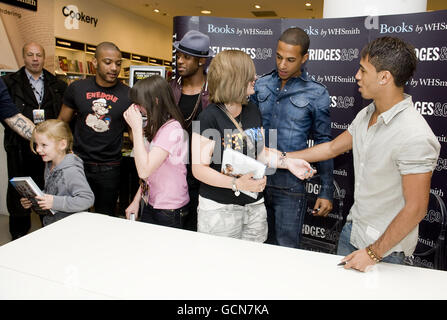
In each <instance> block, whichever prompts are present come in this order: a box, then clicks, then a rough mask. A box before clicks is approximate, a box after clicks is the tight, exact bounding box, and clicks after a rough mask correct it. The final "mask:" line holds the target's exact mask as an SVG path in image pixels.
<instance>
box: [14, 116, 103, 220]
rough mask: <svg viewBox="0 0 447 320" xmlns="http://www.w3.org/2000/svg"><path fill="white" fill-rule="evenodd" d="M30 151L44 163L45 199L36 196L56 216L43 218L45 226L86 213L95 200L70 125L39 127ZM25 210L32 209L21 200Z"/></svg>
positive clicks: (56, 123) (54, 122) (51, 122)
mask: <svg viewBox="0 0 447 320" xmlns="http://www.w3.org/2000/svg"><path fill="white" fill-rule="evenodd" d="M30 145H31V150H32V151H33V152H34V153H36V154H38V155H39V156H41V157H42V160H43V161H44V162H45V171H44V179H45V188H44V190H43V192H44V195H43V196H37V197H36V199H37V200H38V204H39V206H40V207H41V208H42V209H45V210H48V209H52V210H53V211H55V214H54V215H52V214H48V215H45V216H44V217H43V225H44V226H46V225H49V224H50V223H53V222H55V221H58V220H60V219H62V218H65V217H67V216H68V215H70V214H72V213H75V212H80V211H86V210H87V209H88V208H90V207H91V206H92V205H93V203H94V200H95V197H94V195H93V192H92V190H91V189H90V186H89V184H88V182H87V179H86V178H85V173H84V164H83V161H82V160H81V158H79V157H78V156H76V155H75V154H73V153H72V146H73V135H72V133H71V130H70V127H69V126H68V124H67V123H65V122H63V121H61V120H56V119H51V120H47V121H44V122H42V123H39V124H38V125H37V126H36V128H35V129H34V131H33V134H32V137H31V141H30ZM20 202H21V203H22V206H23V207H24V208H25V209H28V208H30V207H31V201H30V200H29V199H27V198H22V199H20Z"/></svg>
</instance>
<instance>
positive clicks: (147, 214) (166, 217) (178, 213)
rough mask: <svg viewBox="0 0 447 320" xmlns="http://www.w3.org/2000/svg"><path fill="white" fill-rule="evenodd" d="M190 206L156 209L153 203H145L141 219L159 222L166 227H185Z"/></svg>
mask: <svg viewBox="0 0 447 320" xmlns="http://www.w3.org/2000/svg"><path fill="white" fill-rule="evenodd" d="M188 207H189V205H188V204H187V205H186V206H184V207H182V208H179V209H173V210H171V209H155V208H153V207H152V206H151V205H149V204H148V205H145V206H144V207H143V212H142V214H141V219H140V221H142V222H147V223H152V224H157V225H160V226H165V227H172V228H178V229H185V219H186V216H187V215H188Z"/></svg>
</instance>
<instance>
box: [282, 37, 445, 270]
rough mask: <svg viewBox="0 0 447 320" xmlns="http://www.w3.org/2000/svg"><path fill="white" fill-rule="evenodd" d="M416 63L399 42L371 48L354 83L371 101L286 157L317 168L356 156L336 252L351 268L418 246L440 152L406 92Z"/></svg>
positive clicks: (383, 41) (387, 40)
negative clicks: (338, 130) (347, 121)
mask: <svg viewBox="0 0 447 320" xmlns="http://www.w3.org/2000/svg"><path fill="white" fill-rule="evenodd" d="M416 63H417V58H416V54H415V50H414V48H413V46H411V45H410V44H407V43H405V42H403V41H402V40H400V39H398V38H393V37H382V38H378V39H376V40H374V41H372V42H370V43H369V44H368V45H367V46H366V47H365V48H363V50H362V53H361V60H360V68H359V70H358V72H357V74H356V76H355V78H356V80H357V83H358V85H359V91H360V93H361V95H362V97H363V98H364V99H372V100H373V102H372V103H371V104H370V105H369V106H367V107H366V108H364V109H362V110H361V111H360V112H359V113H358V114H357V116H356V118H355V119H354V121H353V122H352V123H351V125H350V126H349V128H348V130H346V131H345V132H343V133H342V134H340V135H339V136H338V137H337V138H336V139H334V140H333V141H331V142H327V143H324V144H320V145H317V146H315V147H313V148H310V149H306V150H302V151H297V152H292V153H288V156H289V157H296V158H302V159H304V160H307V161H309V162H316V161H321V160H326V159H330V158H334V157H336V156H337V155H339V154H342V153H344V152H346V151H348V150H351V149H352V150H353V158H354V175H355V192H354V204H353V206H352V208H351V210H350V213H349V215H348V217H347V221H346V224H345V226H344V227H343V230H342V232H341V234H340V239H339V242H338V251H337V254H339V255H345V257H344V258H343V260H342V261H343V262H345V263H346V264H345V268H346V269H350V268H352V269H357V270H360V271H367V270H368V268H369V267H370V266H372V265H374V264H375V263H377V262H379V261H381V260H382V259H383V261H385V262H391V263H400V264H402V263H403V261H404V258H405V256H409V255H411V254H412V253H413V251H414V249H415V247H416V244H417V240H418V225H419V222H420V221H421V220H422V219H423V218H424V217H425V215H426V212H427V206H428V199H429V194H430V182H431V176H432V172H433V170H434V168H435V167H436V163H437V159H438V156H439V151H440V148H441V147H440V144H439V142H438V140H437V138H436V136H435V135H434V134H433V132H432V130H431V129H430V127H429V126H428V124H427V122H426V121H425V119H424V118H423V117H422V116H421V115H420V114H419V113H418V111H417V110H416V109H415V108H414V107H413V102H412V100H411V97H410V96H409V95H406V94H405V93H404V85H405V83H406V82H407V80H408V79H409V78H410V77H411V76H412V75H413V73H414V70H415V69H416Z"/></svg>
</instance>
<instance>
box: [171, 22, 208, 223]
mask: <svg viewBox="0 0 447 320" xmlns="http://www.w3.org/2000/svg"><path fill="white" fill-rule="evenodd" d="M173 45H174V48H175V49H176V66H177V68H176V75H177V78H176V79H174V80H172V81H171V83H170V84H171V87H172V91H173V92H174V97H175V101H176V103H177V104H178V106H179V107H180V110H181V111H182V113H183V117H184V118H185V127H186V130H187V131H188V134H189V138H190V141H189V142H190V145H191V135H192V125H191V123H192V121H194V120H197V116H198V115H199V113H200V112H201V111H202V109H204V108H206V106H207V105H208V101H209V96H208V87H207V80H206V73H205V66H206V62H207V59H208V58H210V57H211V56H212V54H213V52H212V50H211V49H210V38H209V37H208V36H207V35H206V34H203V33H202V32H199V31H196V30H191V31H188V32H187V33H186V34H185V35H184V36H183V38H182V40H180V41H175V42H174V44H173ZM187 169H188V174H187V181H188V188H189V198H190V202H189V203H190V210H189V214H188V217H187V219H186V228H187V229H188V230H193V231H196V230H197V206H198V199H199V186H200V183H199V182H198V181H197V180H196V179H195V178H194V176H193V175H192V170H191V152H190V159H189V163H188V165H187Z"/></svg>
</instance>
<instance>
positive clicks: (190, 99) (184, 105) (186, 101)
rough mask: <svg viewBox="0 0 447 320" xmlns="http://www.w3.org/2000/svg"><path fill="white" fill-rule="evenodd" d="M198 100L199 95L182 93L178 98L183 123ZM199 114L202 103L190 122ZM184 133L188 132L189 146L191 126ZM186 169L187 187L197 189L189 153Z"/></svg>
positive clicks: (197, 184)
mask: <svg viewBox="0 0 447 320" xmlns="http://www.w3.org/2000/svg"><path fill="white" fill-rule="evenodd" d="M198 98H199V93H198V94H194V95H187V94H183V93H182V95H181V96H180V100H179V102H178V106H179V108H180V110H181V111H182V114H183V118H184V119H185V122H186V119H188V118H189V116H190V115H191V113H192V111H193V110H194V107H195V106H196V103H197V99H198ZM200 112H202V101H200V102H199V106H198V110H197V113H196V115H195V117H194V118H193V119H192V120H197V117H198V115H199V114H200ZM189 123H191V120H190V121H188V123H186V124H189ZM186 131H187V132H188V135H189V146H191V137H192V124H191V125H189V127H188V128H186ZM186 169H187V176H186V178H187V181H188V187H195V188H198V187H199V182H198V181H197V180H196V179H195V178H194V176H193V174H192V169H191V152H190V153H189V162H188V164H187V165H186Z"/></svg>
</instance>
